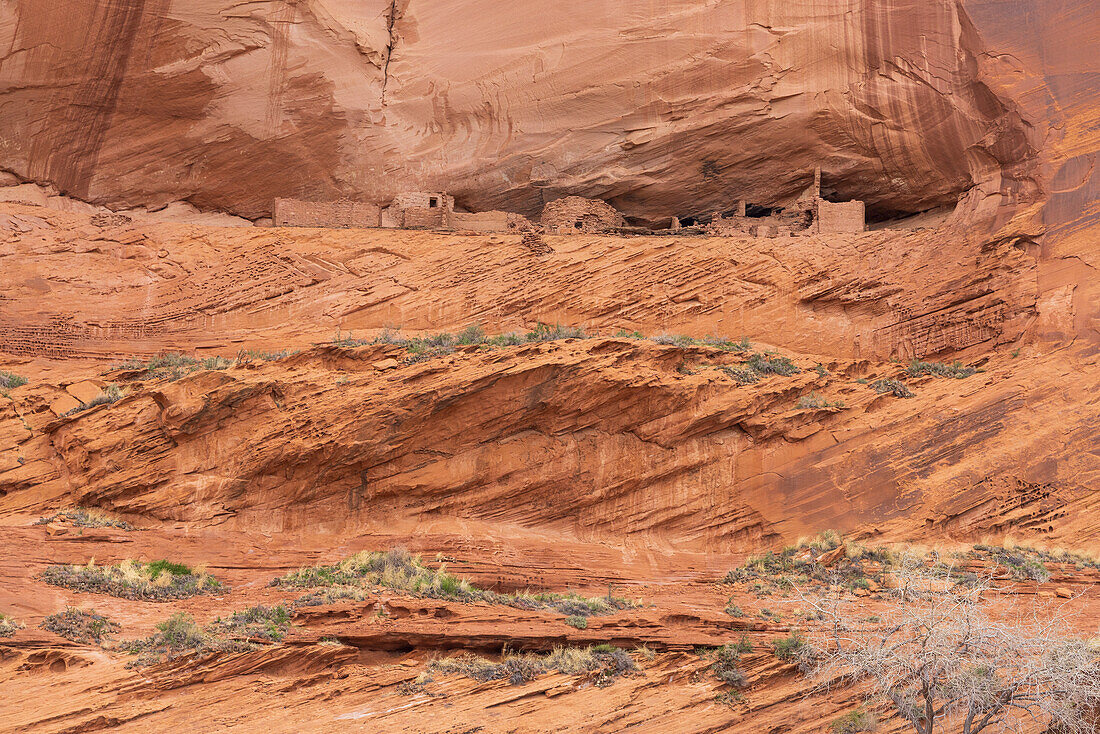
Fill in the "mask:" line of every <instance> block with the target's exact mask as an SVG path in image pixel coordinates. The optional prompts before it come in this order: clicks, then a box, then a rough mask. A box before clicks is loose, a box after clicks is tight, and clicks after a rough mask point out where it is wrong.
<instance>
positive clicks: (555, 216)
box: [540, 196, 626, 234]
mask: <svg viewBox="0 0 1100 734" xmlns="http://www.w3.org/2000/svg"><path fill="white" fill-rule="evenodd" d="M540 221H541V222H542V226H543V227H545V228H546V231H547V232H548V233H550V234H601V233H606V232H611V231H613V230H615V229H616V228H618V227H625V226H626V220H625V219H624V218H623V215H622V214H619V212H617V211H615V209H614V208H613V207H612V206H611V205H610V204H608V203H607V202H606V201H601V200H599V199H585V198H584V197H581V196H566V197H564V198H561V199H555V200H554V201H551V202H550V203H549V204H547V205H546V206H545V207H543V210H542V217H541V220H540Z"/></svg>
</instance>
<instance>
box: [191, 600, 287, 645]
mask: <svg viewBox="0 0 1100 734" xmlns="http://www.w3.org/2000/svg"><path fill="white" fill-rule="evenodd" d="M290 618H291V610H290V607H288V606H286V605H284V604H280V605H279V606H276V607H265V606H255V607H250V608H248V609H246V610H244V611H243V612H234V613H233V614H232V615H230V617H229V619H225V620H222V619H218V620H216V621H214V622H213V623H212V624H210V625H208V626H207V628H206V632H207V633H208V634H212V635H215V636H217V637H227V636H232V637H238V638H243V639H245V640H251V639H261V640H267V641H269V642H278V641H280V640H282V639H283V637H285V636H286V633H287V630H288V629H289V627H290Z"/></svg>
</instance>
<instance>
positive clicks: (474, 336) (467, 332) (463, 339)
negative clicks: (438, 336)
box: [455, 324, 485, 346]
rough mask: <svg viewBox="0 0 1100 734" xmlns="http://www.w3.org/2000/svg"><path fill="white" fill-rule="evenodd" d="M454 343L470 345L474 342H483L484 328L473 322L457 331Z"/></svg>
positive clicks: (474, 343)
mask: <svg viewBox="0 0 1100 734" xmlns="http://www.w3.org/2000/svg"><path fill="white" fill-rule="evenodd" d="M455 343H456V344H458V345H460V346H472V345H476V344H484V343H485V330H484V329H482V328H481V326H479V325H477V324H474V325H472V326H467V327H466V328H465V329H463V330H462V331H460V332H458V337H457V338H456V339H455Z"/></svg>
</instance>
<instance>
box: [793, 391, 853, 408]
mask: <svg viewBox="0 0 1100 734" xmlns="http://www.w3.org/2000/svg"><path fill="white" fill-rule="evenodd" d="M843 407H844V401H843V400H834V401H829V400H826V399H825V398H823V397H821V396H820V395H818V394H817V393H815V392H812V393H810V394H809V395H803V396H802V397H800V398H799V399H798V408H799V409H800V410H820V409H824V408H843Z"/></svg>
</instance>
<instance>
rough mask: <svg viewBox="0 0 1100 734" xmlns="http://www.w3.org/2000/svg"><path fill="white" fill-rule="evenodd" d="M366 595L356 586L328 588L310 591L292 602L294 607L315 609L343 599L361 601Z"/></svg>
mask: <svg viewBox="0 0 1100 734" xmlns="http://www.w3.org/2000/svg"><path fill="white" fill-rule="evenodd" d="M366 598H367V594H366V592H365V591H363V589H361V588H358V587H356V586H330V587H328V588H326V589H324V590H323V591H312V592H310V593H308V594H304V595H303V596H300V597H298V598H297V599H295V600H294V606H298V607H317V606H321V605H322V604H332V603H334V602H337V601H342V600H345V599H352V600H354V601H363V600H364V599H366Z"/></svg>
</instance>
